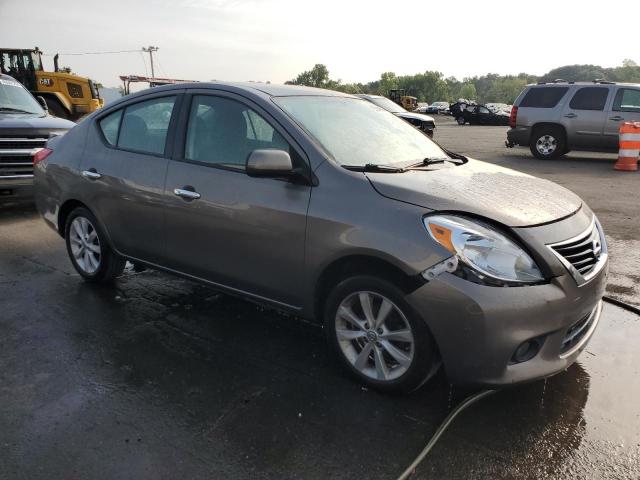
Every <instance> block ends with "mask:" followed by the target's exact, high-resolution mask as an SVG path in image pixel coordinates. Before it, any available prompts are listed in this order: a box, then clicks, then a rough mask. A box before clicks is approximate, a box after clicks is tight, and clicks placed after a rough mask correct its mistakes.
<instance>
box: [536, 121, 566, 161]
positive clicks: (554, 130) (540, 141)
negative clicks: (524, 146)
mask: <svg viewBox="0 0 640 480" xmlns="http://www.w3.org/2000/svg"><path fill="white" fill-rule="evenodd" d="M529 149H530V150H531V153H532V154H533V156H534V157H536V158H539V159H541V160H546V159H551V160H552V159H555V158H559V157H561V156H562V155H564V154H565V153H567V152H568V149H567V145H566V140H565V136H564V132H563V131H562V129H560V128H558V127H553V126H550V127H542V128H538V129H536V130H535V131H534V132H533V135H532V136H531V142H530V144H529Z"/></svg>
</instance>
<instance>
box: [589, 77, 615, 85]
mask: <svg viewBox="0 0 640 480" xmlns="http://www.w3.org/2000/svg"><path fill="white" fill-rule="evenodd" d="M593 83H601V84H602V85H615V84H616V82H610V81H608V80H605V79H604V78H596V79H594V80H593Z"/></svg>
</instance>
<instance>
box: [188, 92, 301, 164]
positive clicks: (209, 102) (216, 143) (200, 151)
mask: <svg viewBox="0 0 640 480" xmlns="http://www.w3.org/2000/svg"><path fill="white" fill-rule="evenodd" d="M258 149H276V150H285V151H286V152H290V149H289V144H288V143H287V141H286V140H285V139H284V138H283V137H282V135H280V133H278V131H277V130H275V129H274V128H273V127H272V126H271V125H270V124H269V123H268V122H267V121H266V120H265V119H264V118H263V117H262V116H260V115H259V114H258V113H256V112H255V111H254V110H252V109H251V108H249V107H247V106H246V105H244V104H242V103H240V102H237V101H235V100H230V99H228V98H222V97H215V96H211V95H196V96H194V97H193V101H192V103H191V111H190V113H189V124H188V126H187V138H186V144H185V153H184V156H185V159H186V160H191V161H196V162H203V163H209V164H215V165H221V166H225V167H232V168H242V169H243V168H244V167H245V164H246V161H247V158H248V157H249V155H250V154H251V152H252V151H253V150H258Z"/></svg>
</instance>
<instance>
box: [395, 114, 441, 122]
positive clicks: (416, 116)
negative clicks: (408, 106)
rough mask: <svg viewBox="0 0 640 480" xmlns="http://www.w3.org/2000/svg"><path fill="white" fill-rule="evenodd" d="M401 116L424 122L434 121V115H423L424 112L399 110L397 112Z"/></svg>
mask: <svg viewBox="0 0 640 480" xmlns="http://www.w3.org/2000/svg"><path fill="white" fill-rule="evenodd" d="M395 115H397V116H398V117H400V118H407V119H413V120H421V121H423V122H433V117H430V116H429V115H423V114H422V113H413V112H398V113H395Z"/></svg>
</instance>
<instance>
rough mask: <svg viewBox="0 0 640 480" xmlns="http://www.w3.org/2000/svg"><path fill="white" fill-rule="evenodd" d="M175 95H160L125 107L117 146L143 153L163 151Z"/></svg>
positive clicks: (159, 152)
mask: <svg viewBox="0 0 640 480" xmlns="http://www.w3.org/2000/svg"><path fill="white" fill-rule="evenodd" d="M175 101H176V97H162V98H154V99H153V100H147V101H146V102H140V103H136V104H134V105H131V106H129V107H127V108H126V109H125V111H124V117H123V118H122V125H121V127H120V135H119V136H118V147H120V148H124V149H126V150H135V151H137V152H145V153H156V154H162V153H164V146H165V143H166V141H167V131H168V130H169V122H171V115H172V113H173V105H174V103H175Z"/></svg>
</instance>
